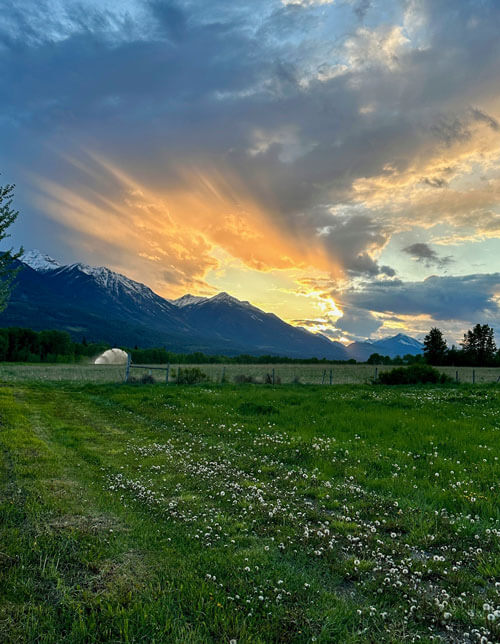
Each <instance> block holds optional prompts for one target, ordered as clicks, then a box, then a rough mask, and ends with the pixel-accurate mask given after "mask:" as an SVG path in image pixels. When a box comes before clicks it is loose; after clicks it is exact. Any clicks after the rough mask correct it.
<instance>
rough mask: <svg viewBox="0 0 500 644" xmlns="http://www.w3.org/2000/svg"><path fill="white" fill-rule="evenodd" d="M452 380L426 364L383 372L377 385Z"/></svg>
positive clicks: (415, 383)
mask: <svg viewBox="0 0 500 644" xmlns="http://www.w3.org/2000/svg"><path fill="white" fill-rule="evenodd" d="M450 381H451V378H450V377H449V376H447V375H446V374H444V373H440V372H439V371H438V370H437V369H434V367H431V366H429V365H425V364H414V365H411V366H410V367H397V368H396V369H391V370H390V371H383V372H382V373H381V374H380V375H379V377H378V380H376V383H378V384H382V385H417V384H420V383H439V382H441V383H442V382H450Z"/></svg>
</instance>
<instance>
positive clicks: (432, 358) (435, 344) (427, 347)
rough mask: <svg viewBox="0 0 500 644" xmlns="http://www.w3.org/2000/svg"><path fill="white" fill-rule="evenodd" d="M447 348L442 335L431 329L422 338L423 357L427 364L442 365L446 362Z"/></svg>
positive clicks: (435, 328) (438, 331)
mask: <svg viewBox="0 0 500 644" xmlns="http://www.w3.org/2000/svg"><path fill="white" fill-rule="evenodd" d="M447 352H448V347H447V345H446V340H445V339H444V338H443V334H442V333H441V331H440V330H439V329H438V328H437V327H433V328H432V329H431V330H430V331H429V333H428V334H427V335H426V336H425V338H424V357H425V361H426V362H427V363H428V364H433V365H443V364H445V361H446V353H447Z"/></svg>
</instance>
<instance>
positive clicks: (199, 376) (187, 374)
mask: <svg viewBox="0 0 500 644" xmlns="http://www.w3.org/2000/svg"><path fill="white" fill-rule="evenodd" d="M207 380H208V376H207V374H206V373H204V372H203V371H202V370H201V369H198V367H192V368H191V369H179V373H178V374H177V384H178V385H196V384H198V383H200V382H206V381H207Z"/></svg>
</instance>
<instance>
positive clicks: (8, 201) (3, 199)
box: [0, 184, 23, 311]
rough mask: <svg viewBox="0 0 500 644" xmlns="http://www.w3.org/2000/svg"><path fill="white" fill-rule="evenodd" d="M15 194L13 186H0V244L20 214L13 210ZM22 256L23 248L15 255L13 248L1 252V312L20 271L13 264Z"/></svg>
mask: <svg viewBox="0 0 500 644" xmlns="http://www.w3.org/2000/svg"><path fill="white" fill-rule="evenodd" d="M13 193H14V186H13V185H10V184H7V185H5V186H0V242H1V241H2V240H3V239H5V238H6V237H9V235H8V234H7V232H6V230H7V228H8V227H9V226H10V225H11V224H13V223H14V221H15V220H16V218H17V216H18V214H19V213H18V212H17V210H14V209H13V208H12V198H13ZM22 254H23V249H22V248H21V249H20V250H19V251H18V252H17V253H14V252H13V250H12V248H11V249H10V250H6V251H3V252H0V311H3V310H4V309H5V307H6V306H7V302H8V300H9V295H10V291H11V288H12V282H13V280H14V278H15V276H16V275H17V272H18V269H15V268H13V266H12V263H13V262H14V260H16V259H19V258H20V257H21V255H22Z"/></svg>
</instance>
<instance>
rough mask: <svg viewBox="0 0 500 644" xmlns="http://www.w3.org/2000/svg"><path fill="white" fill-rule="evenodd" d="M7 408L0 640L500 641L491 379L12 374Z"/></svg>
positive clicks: (499, 397) (496, 423)
mask: <svg viewBox="0 0 500 644" xmlns="http://www.w3.org/2000/svg"><path fill="white" fill-rule="evenodd" d="M0 416H1V417H0V423H1V424H0V448H1V451H0V641H1V642H8V643H9V644H10V643H17V642H23V643H24V642H37V643H42V642H43V643H47V644H49V643H50V644H52V643H59V642H72V643H73V642H79V643H82V644H83V643H89V642H95V643H101V642H148V643H149V642H155V643H159V642H168V643H170V642H179V643H180V642H182V643H209V642H217V643H218V642H225V643H227V644H229V643H231V644H234V642H236V643H237V644H243V643H252V644H254V643H262V644H264V643H265V644H267V643H272V642H283V643H288V642H322V643H327V642H328V643H336V642H343V643H346V644H348V643H358V642H361V643H378V642H391V643H395V642H417V641H418V642H437V641H442V642H450V643H457V642H459V643H460V642H463V643H468V642H498V641H500V508H499V482H500V462H499V460H498V458H499V456H500V454H499V439H500V388H499V387H498V386H495V385H476V386H475V387H472V386H468V385H461V386H455V385H451V386H442V387H434V388H431V387H420V388H419V387H414V388H388V387H373V386H368V385H360V386H334V387H324V386H323V387H322V386H300V385H282V386H280V387H268V386H262V385H241V386H236V385H226V386H224V387H221V386H215V385H210V384H209V385H204V386H194V387H184V386H169V387H168V388H167V387H165V385H161V384H157V385H122V384H117V385H112V384H95V383H90V384H85V383H83V384H82V383H71V382H60V383H49V382H31V383H29V382H23V381H22V380H20V379H18V380H17V381H10V382H9V381H7V380H4V381H3V383H1V384H0ZM481 638H482V639H481Z"/></svg>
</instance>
